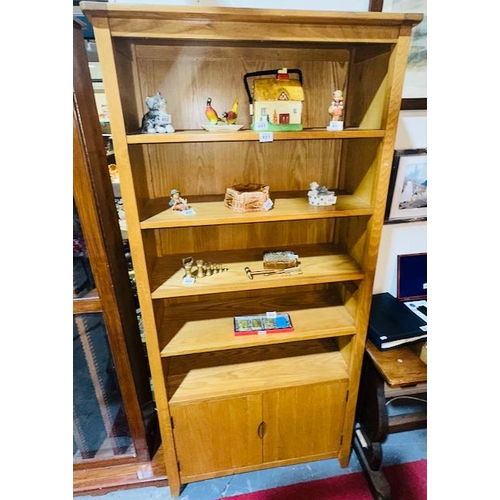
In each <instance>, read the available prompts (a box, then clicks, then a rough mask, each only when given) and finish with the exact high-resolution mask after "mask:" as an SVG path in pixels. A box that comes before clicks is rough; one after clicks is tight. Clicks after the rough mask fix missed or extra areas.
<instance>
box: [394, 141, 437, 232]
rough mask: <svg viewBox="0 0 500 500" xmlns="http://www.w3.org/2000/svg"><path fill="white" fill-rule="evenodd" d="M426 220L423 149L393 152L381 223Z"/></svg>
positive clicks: (425, 182)
mask: <svg viewBox="0 0 500 500" xmlns="http://www.w3.org/2000/svg"><path fill="white" fill-rule="evenodd" d="M418 220H427V149H402V150H396V151H395V152H394V160H393V163H392V171H391V178H390V181H389V194H388V197H387V204H386V210H385V224H394V223H398V222H413V221H418Z"/></svg>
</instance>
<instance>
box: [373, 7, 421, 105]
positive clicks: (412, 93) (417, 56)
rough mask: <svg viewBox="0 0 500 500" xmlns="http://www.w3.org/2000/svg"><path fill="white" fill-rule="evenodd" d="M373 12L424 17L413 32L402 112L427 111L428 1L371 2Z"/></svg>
mask: <svg viewBox="0 0 500 500" xmlns="http://www.w3.org/2000/svg"><path fill="white" fill-rule="evenodd" d="M368 10H369V11H372V12H416V13H421V14H423V15H424V18H423V19H422V21H421V22H420V23H419V24H417V25H416V26H415V27H414V28H413V31H412V35H411V45H410V53H409V55H408V64H407V68H406V74H405V81H404V86H403V100H402V102H401V109H402V110H409V109H427V1H426V0H370V3H369V7H368Z"/></svg>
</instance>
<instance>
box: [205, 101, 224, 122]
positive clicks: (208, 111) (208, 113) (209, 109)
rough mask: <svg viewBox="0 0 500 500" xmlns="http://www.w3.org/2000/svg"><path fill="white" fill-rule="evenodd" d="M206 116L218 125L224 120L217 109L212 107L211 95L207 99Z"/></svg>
mask: <svg viewBox="0 0 500 500" xmlns="http://www.w3.org/2000/svg"><path fill="white" fill-rule="evenodd" d="M205 116H206V117H207V119H208V121H209V122H210V123H211V124H212V125H217V123H219V122H221V121H223V120H222V119H221V118H219V115H218V114H217V111H215V109H214V108H212V98H211V97H209V98H208V99H207V107H206V108H205Z"/></svg>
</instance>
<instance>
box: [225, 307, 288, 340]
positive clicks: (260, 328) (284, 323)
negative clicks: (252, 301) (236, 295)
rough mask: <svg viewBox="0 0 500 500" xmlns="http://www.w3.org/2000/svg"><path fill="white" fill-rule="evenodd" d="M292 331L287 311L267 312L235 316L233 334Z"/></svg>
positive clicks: (263, 333) (264, 333)
mask: <svg viewBox="0 0 500 500" xmlns="http://www.w3.org/2000/svg"><path fill="white" fill-rule="evenodd" d="M285 332H293V325H292V320H291V319H290V316H289V315H288V314H287V313H276V312H268V313H264V314H256V315H251V316H235V318H234V334H235V335H266V334H268V333H285Z"/></svg>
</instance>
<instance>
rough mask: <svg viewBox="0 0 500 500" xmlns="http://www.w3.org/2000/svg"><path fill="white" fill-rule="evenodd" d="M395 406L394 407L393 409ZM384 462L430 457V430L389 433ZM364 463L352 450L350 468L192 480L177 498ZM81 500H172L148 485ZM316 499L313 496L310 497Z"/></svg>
mask: <svg viewBox="0 0 500 500" xmlns="http://www.w3.org/2000/svg"><path fill="white" fill-rule="evenodd" d="M423 404H425V403H420V402H418V401H411V400H410V401H407V402H403V403H401V402H398V406H397V407H396V405H394V404H393V405H389V407H388V408H389V414H392V413H393V412H395V411H397V412H401V411H408V409H410V408H412V407H415V405H423ZM393 407H394V408H393ZM383 454H384V461H383V464H384V465H394V464H399V463H405V462H412V461H415V460H420V459H423V458H427V429H421V430H414V431H407V432H400V433H397V434H389V436H388V437H387V440H386V441H385V443H384V444H383ZM360 470H361V465H360V463H359V461H358V459H357V457H356V454H355V453H354V451H353V453H352V455H351V459H350V461H349V465H348V467H346V468H344V469H342V468H340V466H339V464H338V460H337V459H332V460H321V461H318V462H308V463H305V464H300V465H290V466H287V467H277V468H273V469H269V470H262V471H256V472H247V473H244V474H236V475H233V476H226V477H221V478H216V479H210V480H206V481H199V482H196V483H190V484H188V485H186V487H185V488H184V489H183V490H182V492H181V495H180V496H179V497H177V500H218V499H220V498H230V497H231V496H235V495H239V494H242V493H248V492H251V491H258V490H264V489H268V488H275V487H277V486H284V485H287V484H293V483H301V482H306V481H313V480H315V479H324V478H327V477H332V476H339V475H341V474H349V473H352V472H359V471H360ZM76 498H77V499H78V500H96V499H97V500H171V499H172V497H171V496H170V492H169V488H168V487H154V486H153V487H147V488H137V489H132V490H123V491H116V492H111V493H107V494H105V495H100V496H98V497H95V496H79V497H76ZM311 500H314V499H311Z"/></svg>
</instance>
